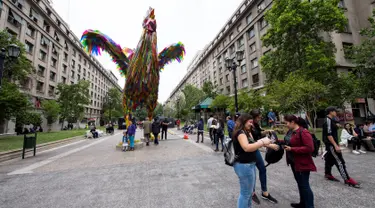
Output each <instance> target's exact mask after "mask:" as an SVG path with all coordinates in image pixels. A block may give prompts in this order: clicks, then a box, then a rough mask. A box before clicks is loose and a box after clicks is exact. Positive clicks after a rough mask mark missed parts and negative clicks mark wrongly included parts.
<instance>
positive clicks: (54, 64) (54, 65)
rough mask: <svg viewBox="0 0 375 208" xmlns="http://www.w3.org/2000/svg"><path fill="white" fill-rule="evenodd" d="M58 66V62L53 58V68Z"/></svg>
mask: <svg viewBox="0 0 375 208" xmlns="http://www.w3.org/2000/svg"><path fill="white" fill-rule="evenodd" d="M56 65H57V60H56V59H55V58H52V59H51V66H53V67H55V68H56Z"/></svg>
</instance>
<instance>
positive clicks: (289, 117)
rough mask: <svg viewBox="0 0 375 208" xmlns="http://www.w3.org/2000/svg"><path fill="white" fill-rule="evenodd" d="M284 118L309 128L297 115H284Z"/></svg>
mask: <svg viewBox="0 0 375 208" xmlns="http://www.w3.org/2000/svg"><path fill="white" fill-rule="evenodd" d="M284 120H285V121H288V122H294V123H295V124H297V125H298V126H300V127H302V128H304V129H309V126H308V125H307V122H306V120H305V119H303V118H301V117H297V116H295V115H286V116H285V117H284Z"/></svg>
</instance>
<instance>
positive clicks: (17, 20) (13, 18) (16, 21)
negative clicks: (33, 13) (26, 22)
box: [8, 10, 22, 27]
mask: <svg viewBox="0 0 375 208" xmlns="http://www.w3.org/2000/svg"><path fill="white" fill-rule="evenodd" d="M8 22H9V23H11V24H12V25H14V26H16V27H20V26H21V24H22V18H21V17H20V16H18V15H17V14H15V13H13V12H12V10H9V13H8Z"/></svg>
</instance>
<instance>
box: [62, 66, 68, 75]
mask: <svg viewBox="0 0 375 208" xmlns="http://www.w3.org/2000/svg"><path fill="white" fill-rule="evenodd" d="M62 66H63V73H64V74H66V71H67V69H68V66H67V65H65V64H63V65H62Z"/></svg>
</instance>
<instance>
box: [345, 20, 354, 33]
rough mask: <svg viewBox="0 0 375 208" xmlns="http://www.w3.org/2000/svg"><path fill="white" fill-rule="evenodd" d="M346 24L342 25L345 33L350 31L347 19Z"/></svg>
mask: <svg viewBox="0 0 375 208" xmlns="http://www.w3.org/2000/svg"><path fill="white" fill-rule="evenodd" d="M347 21H348V22H347V24H346V25H345V27H344V31H343V32H345V33H352V30H351V29H350V24H349V20H347Z"/></svg>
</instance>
